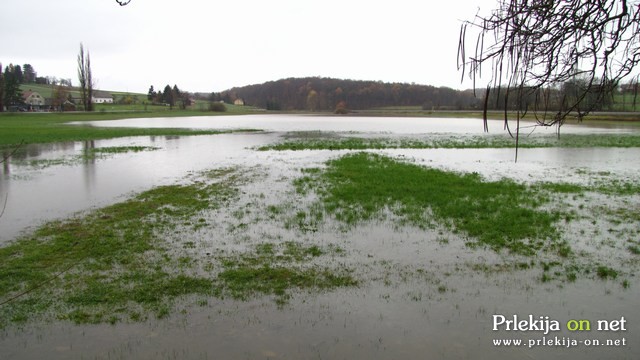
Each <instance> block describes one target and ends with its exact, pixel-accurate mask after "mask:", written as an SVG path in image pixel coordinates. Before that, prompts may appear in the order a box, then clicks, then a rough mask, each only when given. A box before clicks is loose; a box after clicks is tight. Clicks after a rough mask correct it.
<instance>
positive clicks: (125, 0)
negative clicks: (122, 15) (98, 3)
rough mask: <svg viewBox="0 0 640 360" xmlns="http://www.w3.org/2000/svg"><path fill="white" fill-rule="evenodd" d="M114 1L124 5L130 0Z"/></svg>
mask: <svg viewBox="0 0 640 360" xmlns="http://www.w3.org/2000/svg"><path fill="white" fill-rule="evenodd" d="M116 2H117V3H118V4H120V6H125V5H128V4H129V3H130V2H131V0H116Z"/></svg>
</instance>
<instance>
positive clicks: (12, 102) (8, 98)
mask: <svg viewBox="0 0 640 360" xmlns="http://www.w3.org/2000/svg"><path fill="white" fill-rule="evenodd" d="M3 95H4V96H3V98H4V105H5V106H16V105H21V104H22V103H23V100H22V90H20V83H18V80H17V78H16V76H15V67H14V66H13V64H9V66H7V67H6V68H5V70H4V94H3Z"/></svg>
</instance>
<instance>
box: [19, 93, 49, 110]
mask: <svg viewBox="0 0 640 360" xmlns="http://www.w3.org/2000/svg"><path fill="white" fill-rule="evenodd" d="M22 98H23V100H24V103H25V105H27V106H29V107H31V108H32V109H39V108H40V107H41V106H44V102H45V100H44V98H43V97H42V96H41V95H40V94H38V93H37V92H35V91H31V90H27V91H25V92H23V93H22Z"/></svg>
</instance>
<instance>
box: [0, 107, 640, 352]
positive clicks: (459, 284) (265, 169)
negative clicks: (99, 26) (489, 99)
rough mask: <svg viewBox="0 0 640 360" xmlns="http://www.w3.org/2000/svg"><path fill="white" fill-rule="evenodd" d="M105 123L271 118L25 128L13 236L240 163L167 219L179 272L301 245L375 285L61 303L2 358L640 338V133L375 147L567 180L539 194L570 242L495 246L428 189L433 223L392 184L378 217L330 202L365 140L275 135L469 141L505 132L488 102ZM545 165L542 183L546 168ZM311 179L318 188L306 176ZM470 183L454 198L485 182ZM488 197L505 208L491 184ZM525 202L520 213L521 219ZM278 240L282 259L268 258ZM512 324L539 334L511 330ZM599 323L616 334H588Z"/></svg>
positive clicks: (555, 345)
mask: <svg viewBox="0 0 640 360" xmlns="http://www.w3.org/2000/svg"><path fill="white" fill-rule="evenodd" d="M94 126H117V127H122V126H135V127H172V128H175V127H186V128H207V129H262V130H264V132H257V133H233V134H221V135H202V136H184V137H155V138H152V137H135V138H133V137H132V138H121V139H114V140H99V141H91V142H73V143H65V144H48V145H29V146H25V147H23V148H21V149H20V150H19V151H18V153H17V154H16V155H15V156H13V157H12V158H11V159H10V160H9V161H8V162H7V163H6V164H4V167H3V169H2V173H1V176H0V196H1V199H2V201H3V202H4V199H5V198H6V199H7V205H6V209H5V212H4V214H3V216H2V217H0V242H1V243H2V244H3V246H8V244H9V243H11V242H12V241H13V240H15V239H16V238H17V237H19V236H20V235H21V234H22V235H25V234H30V233H31V232H32V231H34V230H35V229H37V228H38V227H39V226H40V225H42V224H45V223H47V222H49V221H51V220H58V219H59V220H64V219H67V218H70V217H74V216H75V217H81V216H83V214H86V213H90V212H91V211H93V210H95V209H99V208H104V207H106V206H108V205H111V204H117V203H121V202H124V201H126V200H127V199H131V198H133V197H135V196H136V194H139V193H142V192H145V191H147V190H150V189H153V188H157V187H159V186H165V185H185V186H186V185H191V184H200V183H201V182H203V181H205V180H206V179H211V178H213V175H212V174H221V173H225V174H227V173H228V174H230V175H229V176H230V177H231V178H234V179H235V180H234V183H233V184H234V186H235V187H236V190H237V191H236V192H234V194H235V195H234V196H233V197H231V196H228V197H226V198H225V199H226V200H225V201H226V202H221V203H220V205H218V206H215V207H213V208H211V209H207V210H202V211H201V212H198V213H197V215H196V216H195V218H193V219H187V220H185V219H180V220H179V221H178V222H177V223H176V224H173V225H171V226H168V227H166V224H165V225H163V226H165V227H162V229H163V232H162V233H160V234H157V235H156V236H157V237H158V238H160V239H161V240H162V241H164V242H165V243H166V249H168V250H167V251H168V254H170V255H171V256H174V255H175V256H176V257H178V258H179V259H180V261H182V263H184V264H186V265H184V268H177V269H173V270H174V271H175V272H178V273H180V272H182V271H195V272H200V273H202V274H204V275H207V276H211V278H212V284H213V286H217V284H218V281H219V280H218V279H217V278H216V275H220V274H223V273H224V272H225V271H227V270H228V269H227V268H225V266H230V265H229V264H230V263H232V262H234V261H235V265H234V266H236V267H235V268H233V269H232V270H234V271H235V270H238V269H240V268H241V267H242V266H243V265H246V264H244V263H243V261H244V262H246V263H250V264H252V263H259V264H260V266H261V267H260V269H273V268H277V267H278V266H284V265H282V262H283V261H285V260H282V259H287V260H286V261H290V263H285V264H288V265H289V266H291V268H292V269H293V268H295V269H298V268H301V269H306V268H308V267H313V268H312V269H323V270H325V271H329V270H332V269H333V270H335V269H340V270H343V269H346V271H347V273H348V274H349V276H350V278H349V279H354V281H357V285H353V284H354V283H350V284H349V285H348V286H339V287H335V288H334V287H329V286H327V287H325V288H322V287H318V289H316V288H313V287H311V289H306V288H304V290H297V291H296V290H289V289H287V291H284V290H281V289H279V290H276V291H274V292H272V293H269V292H264V293H257V294H252V295H251V296H245V297H244V298H243V297H242V296H240V297H234V296H233V294H234V293H230V294H231V295H230V294H226V296H202V295H200V294H191V295H188V296H185V297H183V298H180V301H178V302H177V303H175V304H173V305H172V307H171V308H170V309H167V310H166V312H165V313H164V315H163V316H156V315H154V314H151V315H149V316H148V318H146V319H143V320H140V319H141V318H142V316H141V315H140V313H138V312H135V316H132V315H131V314H130V313H128V312H127V311H128V310H123V309H114V310H113V314H108V315H109V316H104V318H106V319H113V323H114V324H113V325H112V324H104V323H102V322H99V324H95V325H91V324H81V325H76V324H74V323H73V322H72V321H70V320H61V321H53V322H52V323H38V322H36V323H27V324H26V325H24V326H23V327H22V326H21V327H14V326H9V327H6V328H5V330H3V333H2V335H1V336H0V349H1V350H0V353H2V354H3V355H2V357H3V358H5V357H6V358H9V359H24V358H42V357H47V358H50V359H67V358H98V359H112V358H115V359H120V358H143V359H174V358H187V359H206V358H214V359H217V358H229V359H231V358H233V359H235V358H241V359H245V358H246V359H311V358H314V359H339V358H340V359H341V358H349V359H389V358H394V359H416V358H425V357H427V358H434V359H496V358H497V359H512V358H533V359H561V358H562V359H596V358H604V357H607V358H621V359H625V358H628V359H632V358H638V357H640V344H638V343H637V341H635V339H637V338H638V336H637V335H638V334H639V332H640V316H639V315H638V313H637V305H638V302H637V299H638V298H639V296H640V290H638V289H640V283H638V281H637V279H636V276H635V275H636V273H637V269H638V265H639V263H638V262H639V258H638V256H639V255H637V254H635V253H634V249H637V248H638V245H639V244H638V241H639V240H638V235H639V234H638V232H637V231H638V230H637V229H639V228H640V224H639V223H638V221H640V220H639V219H638V218H637V216H635V217H634V215H633V214H634V211H635V213H636V214H637V211H638V210H640V209H638V205H637V204H638V203H640V199H639V197H640V194H638V193H637V192H634V190H633V189H637V186H638V184H637V179H639V178H640V164H639V163H638V161H637V159H638V157H639V156H640V149H639V148H638V147H625V148H622V147H613V146H607V147H605V146H601V147H585V148H578V147H562V148H560V147H535V148H522V149H520V153H519V157H518V162H517V163H515V162H514V149H513V148H491V147H485V148H481V147H479V148H390V147H384V146H381V147H380V148H378V149H375V150H372V149H365V150H364V151H366V152H368V153H375V154H377V155H379V156H380V158H383V159H387V158H388V159H391V160H393V161H397V162H399V163H400V164H417V165H419V166H421V167H424V168H429V169H438V170H440V171H442V172H443V173H446V174H452V173H453V174H472V173H477V174H478V175H479V176H480V178H481V180H482V181H484V182H497V181H501V180H503V179H505V178H506V179H512V180H514V181H516V182H517V183H518V184H526V186H530V187H531V188H530V189H529V188H527V189H528V190H527V189H525V190H523V191H530V193H527V196H529V197H530V198H534V197H536V196H538V194H539V193H537V192H536V191H549V192H548V193H544V194H545V196H546V197H547V198H544V197H542V196H541V197H540V200H539V203H535V204H528V205H526V206H530V207H534V206H537V207H539V209H541V210H540V211H547V210H548V211H549V212H550V213H552V214H554V215H555V216H556V219H553V221H554V223H553V224H554V226H555V227H556V228H557V229H558V232H557V233H556V232H554V233H553V234H552V236H556V234H560V235H558V239H556V240H558V241H560V240H562V241H567V243H568V244H569V246H570V248H571V252H568V251H564V252H563V248H559V250H558V249H552V250H549V254H547V253H543V252H540V253H537V254H533V255H532V254H527V253H525V252H521V253H517V252H515V251H511V250H507V249H514V248H515V247H508V246H510V245H509V244H507V245H506V246H505V247H504V248H491V247H490V246H483V245H482V244H478V243H475V242H474V241H473V239H472V237H470V236H468V235H467V233H466V232H465V231H459V230H458V229H460V228H463V225H462V223H461V222H460V223H456V221H458V220H456V219H457V218H452V219H453V220H446V219H445V220H442V219H441V217H439V216H441V215H439V213H438V211H440V210H439V209H440V208H438V206H442V207H441V208H442V209H444V208H446V205H447V204H444V205H436V204H434V205H433V206H432V207H431V209H424V215H423V217H424V218H425V219H428V221H427V222H425V223H424V224H419V223H418V224H416V223H412V222H410V221H406V219H404V218H403V216H404V215H403V213H402V211H400V210H402V206H401V205H399V203H389V204H387V207H385V208H384V209H383V210H381V211H380V212H379V213H378V214H376V215H375V216H373V217H371V218H370V219H369V220H367V221H356V222H354V223H352V224H348V223H346V221H344V220H341V219H340V214H346V213H348V211H350V210H349V208H348V206H347V207H346V210H345V209H342V211H343V212H342V213H340V210H337V211H336V212H334V213H332V212H331V211H330V210H327V209H323V208H322V206H323V205H322V202H321V198H322V196H323V195H322V193H321V191H318V190H317V189H318V188H321V189H325V190H326V189H329V188H330V187H331V186H339V185H341V184H343V183H346V182H347V181H343V182H336V184H338V185H335V184H329V185H327V184H325V185H323V183H321V181H326V179H327V178H331V177H330V176H328V177H323V176H324V174H327V172H328V171H335V173H332V174H334V175H335V174H338V173H339V172H338V171H339V170H340V169H338V168H337V167H336V166H337V165H336V163H335V162H333V163H332V162H331V161H332V160H336V159H341V158H345V157H346V156H348V155H349V154H354V153H358V152H359V151H360V150H349V149H343V148H340V149H338V150H329V149H328V148H329V147H330V145H328V146H326V147H327V148H319V149H316V150H299V151H293V150H283V151H277V150H266V151H259V150H257V149H258V148H259V147H262V146H267V145H273V144H276V143H281V142H286V141H292V140H295V141H300V142H302V143H303V142H304V141H310V140H313V141H315V143H317V144H321V143H322V141H325V140H326V141H328V144H332V143H331V141H334V142H335V141H339V140H344V139H364V140H363V141H370V140H371V139H384V143H385V144H388V143H396V142H398V141H401V140H402V139H411V140H412V141H413V140H416V141H423V142H427V141H430V139H434V138H437V139H438V141H452V142H453V141H455V142H456V143H464V142H465V141H466V140H467V139H471V138H473V139H474V141H475V140H477V139H482V138H483V137H485V136H486V137H487V138H490V137H492V136H495V135H502V134H503V130H502V123H501V122H498V121H497V122H495V123H491V124H490V130H491V131H492V133H491V134H489V135H484V134H483V133H482V124H481V120H476V119H418V118H364V117H315V116H280V115H273V116H270V115H269V116H268V115H252V116H217V117H194V118H166V119H131V120H120V121H100V122H95V123H94ZM531 130H532V129H530V130H529V131H531ZM562 130H563V134H567V135H585V136H589V135H601V136H611V135H614V136H617V135H638V134H640V130H638V128H637V127H635V128H634V127H627V126H624V125H620V126H608V127H587V126H565V127H563V129H562ZM563 134H561V136H562V135H563ZM546 135H548V136H550V137H553V136H555V135H554V129H542V128H541V129H536V130H535V131H534V133H533V135H531V136H542V137H544V136H546ZM505 136H506V135H505ZM391 160H389V161H391ZM372 164H374V163H371V164H370V166H373V165H372ZM398 169H400V170H403V171H404V170H407V171H414V170H415V169H413V168H404V167H401V166H399V167H398ZM347 170H348V169H347ZM347 170H345V173H344V174H347V175H348V174H349V171H347ZM216 176H217V175H216ZM447 176H449V175H447ZM203 179H205V180H203ZM374 180H375V179H373V177H372V181H374ZM301 184H302V185H301ZM465 184H468V183H465ZM540 184H542V189H543V190H540V189H538V188H536V186H538V185H540ZM567 184H570V185H573V186H576V187H582V188H580V189H582V190H576V188H573V187H570V186H567ZM618 185H619V186H618ZM304 186H307V187H306V188H304V189H306V190H305V191H306V192H305V191H303V190H301V189H302V188H303V187H304ZM322 186H325V187H324V188H322ZM397 186H398V187H399V188H400V187H402V186H405V187H406V186H409V185H406V184H397ZM412 186H413V185H412ZM444 186H445V185H443V189H442V190H443V191H445V189H444ZM634 186H635V187H634ZM625 189H630V190H629V191H627V192H625ZM462 190H463V191H467V190H470V189H462ZM314 191H316V192H314ZM400 191H401V190H400V189H399V190H398V192H400ZM463 194H466V193H463ZM468 194H469V196H466V195H465V196H463V197H461V198H460V199H453V198H452V202H454V200H456V201H466V200H465V198H466V199H468V198H469V197H472V196H475V195H474V194H473V193H472V192H469V193H468ZM371 195H372V197H373V196H375V194H371ZM548 198H553V199H554V201H548ZM479 199H481V198H479ZM536 199H538V198H536ZM478 201H481V200H478ZM482 201H484V200H482ZM470 204H472V205H473V202H470ZM487 204H488V205H487V206H488V207H487V208H488V209H490V205H491V199H489V200H488V202H487ZM347 205H349V204H347ZM350 205H351V206H352V207H353V208H355V207H356V206H357V205H354V204H350ZM161 209H162V208H161ZM166 209H168V210H167V211H171V210H175V209H173V208H172V207H171V206H168V207H166ZM443 211H444V210H443ZM487 211H490V210H487ZM461 216H462V215H461ZM105 217H106V216H105ZM155 221H158V223H161V221H160V220H157V219H156V220H155ZM460 221H463V220H460ZM508 222H509V219H508V218H505V219H504V224H505V228H506V227H507V225H508ZM167 229H168V230H167ZM505 231H506V230H505ZM558 244H560V242H558ZM531 248H535V244H533V245H531ZM300 249H302V250H300ZM295 251H306V253H304V254H302V255H300V254H299V253H295ZM557 252H559V253H562V255H561V256H557V255H556V253H557ZM298 256H299V257H298ZM265 259H267V261H272V263H269V262H267V263H262V261H265ZM191 261H193V263H192V262H191ZM198 264H200V265H198ZM185 269H186V270H185ZM194 269H196V270H194ZM288 270H291V269H288ZM614 271H615V275H614ZM319 274H322V273H321V272H318V273H316V275H317V279H316V280H317V281H318V282H319V281H321V280H322V278H321V276H320V275H319ZM339 275H344V273H343V272H340V273H339ZM264 281H265V282H266V281H267V280H264ZM300 282H302V280H300ZM133 290H134V289H132V291H133ZM236 291H240V290H237V289H236ZM243 295H244V293H243ZM4 306H6V305H4ZM530 315H531V316H532V317H531V318H530V317H529V316H530ZM494 316H503V317H504V319H505V320H513V319H514V316H516V317H517V318H519V319H527V320H529V319H534V320H536V319H538V320H539V319H540V318H541V317H542V320H544V321H552V320H557V321H558V322H559V326H560V330H557V331H555V330H553V331H547V332H546V333H545V331H544V329H539V326H538V324H537V323H535V324H533V325H531V324H527V328H526V329H525V330H522V329H520V330H514V331H512V330H510V329H507V327H506V326H505V324H500V325H499V326H498V327H499V329H497V330H494V319H495V317H494ZM500 319H501V318H500ZM621 319H624V321H625V330H624V331H598V330H597V329H596V326H597V324H598V320H606V321H607V324H608V323H609V322H612V321H620V320H621ZM571 320H588V321H589V322H590V324H591V326H592V327H593V328H592V329H591V331H589V332H578V331H570V329H569V328H568V326H567V324H573V323H570V321H571ZM540 324H542V325H544V324H543V322H541V323H540ZM613 324H615V323H613ZM618 324H619V322H618ZM523 329H524V324H523ZM513 339H516V340H518V339H519V340H522V341H523V342H522V343H521V344H520V345H517V346H516V345H512V344H511V343H509V344H506V345H505V343H503V341H504V340H508V341H511V340H513ZM623 339H624V342H625V345H624V346H623V345H621V344H622V340H623ZM594 340H597V341H598V342H602V344H603V345H598V346H589V345H591V344H593V343H594ZM608 340H610V341H611V345H607V344H608V343H607V341H608ZM617 340H619V341H617ZM549 341H551V342H549ZM616 341H617V342H616ZM616 343H618V344H619V345H615V344H616ZM587 344H589V345H587Z"/></svg>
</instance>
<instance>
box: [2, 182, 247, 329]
mask: <svg viewBox="0 0 640 360" xmlns="http://www.w3.org/2000/svg"><path fill="white" fill-rule="evenodd" d="M235 194H236V190H235V189H234V188H233V187H232V186H231V184H228V183H224V182H218V183H209V184H205V183H196V184H190V185H169V186H161V187H157V188H154V189H152V190H149V191H146V192H143V193H141V194H140V195H138V196H136V197H135V198H133V199H131V200H128V201H125V202H122V203H118V204H115V205H111V206H108V207H105V208H102V209H99V210H96V211H94V212H92V213H90V214H88V215H86V216H84V217H79V218H73V219H69V220H65V221H56V222H51V223H48V224H46V225H44V226H42V227H41V228H40V229H38V230H37V231H36V232H35V233H34V234H33V235H31V236H28V237H25V238H22V239H19V240H17V241H16V242H14V243H12V244H10V245H8V246H5V247H2V248H0V304H1V305H0V326H6V325H7V324H8V323H12V322H22V321H27V320H29V319H32V318H34V317H38V316H42V317H44V318H45V319H46V318H51V317H54V318H59V319H68V320H72V321H75V322H79V323H86V322H89V323H98V322H114V321H119V320H121V319H127V318H128V319H131V320H141V319H143V318H144V317H146V315H145V316H142V315H141V314H147V313H148V312H151V313H155V314H156V316H158V317H162V316H165V315H167V314H168V306H169V304H170V303H171V302H172V300H173V299H175V298H176V297H177V296H180V295H185V294H211V293H213V291H214V288H213V284H212V281H211V280H210V279H207V278H203V277H200V276H195V275H193V274H189V273H185V272H181V270H180V266H178V264H177V261H178V260H177V259H173V258H172V257H171V256H169V255H168V253H167V249H166V248H165V246H166V244H165V243H164V242H163V241H161V239H160V237H161V236H162V235H161V234H162V233H163V232H164V231H168V230H170V229H171V228H172V226H173V225H172V224H173V222H175V221H176V220H179V219H189V218H191V217H193V216H195V215H197V214H198V213H199V212H201V211H203V210H206V209H212V208H215V207H218V206H220V205H221V204H224V203H225V202H226V201H227V200H229V199H231V198H232V197H233V196H235ZM176 269H178V270H176ZM47 313H49V315H47Z"/></svg>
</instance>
